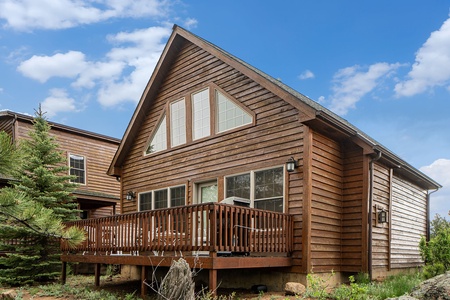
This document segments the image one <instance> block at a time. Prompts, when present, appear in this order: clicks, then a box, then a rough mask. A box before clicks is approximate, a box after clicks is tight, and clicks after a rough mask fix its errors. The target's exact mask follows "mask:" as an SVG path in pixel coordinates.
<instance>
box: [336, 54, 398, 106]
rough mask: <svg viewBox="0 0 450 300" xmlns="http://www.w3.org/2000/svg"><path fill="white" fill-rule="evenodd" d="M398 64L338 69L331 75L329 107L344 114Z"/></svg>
mask: <svg viewBox="0 0 450 300" xmlns="http://www.w3.org/2000/svg"><path fill="white" fill-rule="evenodd" d="M400 66H401V64H399V63H395V64H388V63H376V64H373V65H370V66H369V67H368V68H367V69H366V70H365V69H364V68H362V67H360V66H358V65H355V66H352V67H347V68H344V69H341V70H339V71H338V72H337V73H336V74H335V75H334V77H333V81H334V86H333V87H332V90H333V95H332V96H331V97H330V99H329V100H328V101H329V102H330V105H329V108H330V109H331V110H332V111H334V112H336V113H337V114H340V115H345V114H346V113H347V112H348V110H349V109H352V108H355V105H356V103H357V102H358V101H359V100H361V98H362V97H363V96H365V95H366V94H367V93H369V92H371V91H372V90H373V89H375V88H376V87H377V86H378V85H379V84H380V81H381V79H383V78H385V77H388V76H390V75H391V74H392V73H393V72H394V71H395V70H396V69H397V68H398V67H400Z"/></svg>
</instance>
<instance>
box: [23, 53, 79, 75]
mask: <svg viewBox="0 0 450 300" xmlns="http://www.w3.org/2000/svg"><path fill="white" fill-rule="evenodd" d="M85 68H86V61H85V57H84V54H83V53H81V52H78V51H69V52H67V53H65V54H62V53H58V54H55V55H53V56H37V55H33V56H32V57H31V58H30V59H28V60H26V61H23V62H22V63H20V65H19V66H18V67H17V70H18V71H19V72H20V73H22V74H23V75H24V76H26V77H29V78H32V79H35V80H37V81H39V82H41V83H44V82H46V81H47V80H48V79H49V78H51V77H55V76H57V77H67V78H74V77H76V76H78V75H79V74H80V73H81V72H82V71H83V69H85Z"/></svg>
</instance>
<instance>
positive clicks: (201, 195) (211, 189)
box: [196, 180, 218, 255]
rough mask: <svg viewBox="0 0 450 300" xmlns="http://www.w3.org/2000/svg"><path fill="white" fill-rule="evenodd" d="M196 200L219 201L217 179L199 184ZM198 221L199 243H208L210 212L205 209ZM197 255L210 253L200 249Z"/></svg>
mask: <svg viewBox="0 0 450 300" xmlns="http://www.w3.org/2000/svg"><path fill="white" fill-rule="evenodd" d="M196 192H197V193H196V202H197V203H198V204H200V203H209V202H217V200H218V189H217V180H214V181H208V182H202V183H199V184H197V190H196ZM197 220H198V222H197V245H198V246H200V245H204V246H205V245H206V242H207V241H209V240H210V238H209V237H210V233H211V228H210V226H209V219H208V214H207V213H206V211H204V212H203V213H202V214H201V215H198V219H197ZM197 255H208V252H204V251H198V252H197Z"/></svg>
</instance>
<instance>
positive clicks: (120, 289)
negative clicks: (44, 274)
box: [0, 276, 299, 300]
mask: <svg viewBox="0 0 450 300" xmlns="http://www.w3.org/2000/svg"><path fill="white" fill-rule="evenodd" d="M70 279H71V278H70V277H69V278H68V279H67V284H70V285H73V286H74V287H75V288H80V289H84V288H89V289H91V290H100V289H104V290H108V291H110V292H113V293H115V294H119V295H122V296H123V297H125V295H127V294H131V293H133V292H134V293H135V294H136V295H139V294H140V282H139V281H136V280H133V281H131V280H128V279H126V278H122V277H120V276H114V277H112V278H108V277H102V278H101V281H100V286H99V287H96V286H95V285H94V278H93V277H92V276H87V278H86V279H85V280H82V281H80V282H77V283H73V282H70ZM148 289H149V294H148V297H146V300H153V299H156V294H155V293H154V292H152V291H151V289H150V288H148ZM8 290H15V291H16V295H17V293H18V291H19V289H0V294H1V292H2V291H3V292H4V291H8ZM233 292H234V293H235V299H242V300H245V299H262V300H272V299H274V300H288V299H289V300H293V299H299V298H298V297H297V298H296V297H294V296H285V295H284V293H282V292H267V293H264V294H263V295H258V294H255V293H253V292H252V291H250V290H231V289H219V290H218V295H231V294H232V293H233ZM0 299H2V298H1V295H0ZM21 299H23V300H61V299H66V300H76V299H77V298H75V297H67V296H65V297H61V295H55V296H39V295H37V294H36V291H33V292H31V293H30V292H26V291H22V292H21Z"/></svg>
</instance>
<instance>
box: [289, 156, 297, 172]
mask: <svg viewBox="0 0 450 300" xmlns="http://www.w3.org/2000/svg"><path fill="white" fill-rule="evenodd" d="M297 167H298V163H297V161H296V160H295V159H294V158H293V157H291V158H289V159H288V161H287V162H286V171H288V172H294V170H295V168H297Z"/></svg>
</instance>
